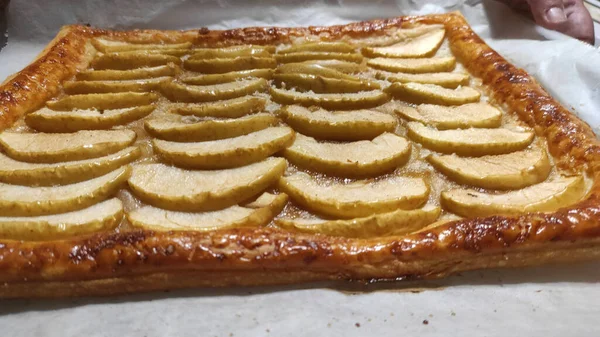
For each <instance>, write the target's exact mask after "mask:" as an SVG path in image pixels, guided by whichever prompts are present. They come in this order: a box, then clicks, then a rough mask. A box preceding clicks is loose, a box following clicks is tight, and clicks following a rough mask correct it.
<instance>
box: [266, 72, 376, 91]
mask: <svg viewBox="0 0 600 337" xmlns="http://www.w3.org/2000/svg"><path fill="white" fill-rule="evenodd" d="M273 81H274V82H275V83H276V84H277V85H279V86H282V87H285V88H296V89H301V90H303V91H312V92H316V93H356V92H359V91H369V90H376V89H381V87H380V86H379V84H377V83H376V82H371V81H368V80H347V79H338V78H330V77H323V76H321V75H310V74H275V75H273Z"/></svg>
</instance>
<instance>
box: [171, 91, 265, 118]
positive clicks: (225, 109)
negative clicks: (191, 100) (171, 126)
mask: <svg viewBox="0 0 600 337" xmlns="http://www.w3.org/2000/svg"><path fill="white" fill-rule="evenodd" d="M266 105H267V100H266V99H264V98H262V97H255V96H244V97H239V98H233V99H228V100H223V101H218V102H209V103H200V104H186V105H183V106H177V107H173V108H172V109H170V110H169V112H171V113H175V114H179V115H184V116H196V117H216V118H238V117H242V116H246V115H250V114H253V113H256V112H260V111H263V110H264V109H265V106H266Z"/></svg>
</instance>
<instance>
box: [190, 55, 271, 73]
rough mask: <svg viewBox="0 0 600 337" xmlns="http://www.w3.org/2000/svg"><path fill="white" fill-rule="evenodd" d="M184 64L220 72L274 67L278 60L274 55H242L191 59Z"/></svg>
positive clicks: (202, 69) (192, 69) (209, 71)
mask: <svg viewBox="0 0 600 337" xmlns="http://www.w3.org/2000/svg"><path fill="white" fill-rule="evenodd" d="M183 66H184V67H185V68H186V69H188V70H191V71H197V72H201V73H204V74H220V73H227V72H230V71H240V70H249V69H274V68H275V67H277V61H276V60H275V59H274V58H272V57H256V56H240V57H234V58H213V59H191V60H185V61H184V62H183Z"/></svg>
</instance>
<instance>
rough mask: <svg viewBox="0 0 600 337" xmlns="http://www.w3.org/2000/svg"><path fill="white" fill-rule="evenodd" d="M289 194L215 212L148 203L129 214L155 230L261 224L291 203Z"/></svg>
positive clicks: (264, 196)
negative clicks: (184, 210)
mask: <svg viewBox="0 0 600 337" xmlns="http://www.w3.org/2000/svg"><path fill="white" fill-rule="evenodd" d="M287 200H288V197H287V195H285V194H283V193H280V194H277V195H275V194H271V193H263V194H262V195H261V196H260V197H258V199H256V200H255V201H253V202H251V203H249V204H245V205H243V206H238V205H234V206H231V207H228V208H225V209H222V210H218V211H212V212H198V213H192V212H178V211H169V210H164V209H160V208H156V207H152V206H144V207H142V208H139V209H136V210H134V211H132V212H131V213H129V214H127V218H128V219H129V221H130V222H131V223H132V224H133V226H135V227H141V228H147V229H151V230H155V231H199V232H208V231H213V230H218V229H228V228H238V227H261V226H265V225H267V224H268V223H270V222H271V221H272V220H273V218H274V217H275V216H277V215H278V214H279V213H280V212H281V211H282V210H283V207H284V206H285V205H286V204H287Z"/></svg>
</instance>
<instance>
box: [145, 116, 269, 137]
mask: <svg viewBox="0 0 600 337" xmlns="http://www.w3.org/2000/svg"><path fill="white" fill-rule="evenodd" d="M278 123H279V119H277V117H275V116H273V115H271V114H268V113H258V114H255V115H250V116H245V117H241V118H235V119H214V120H205V121H201V122H197V123H184V122H181V121H167V120H158V119H154V120H149V121H147V122H146V123H145V125H144V126H145V127H146V131H148V133H149V134H150V135H152V136H154V137H156V138H159V139H164V140H171V141H175V142H201V141H207V140H217V139H225V138H231V137H237V136H242V135H247V134H249V133H251V132H255V131H259V130H262V129H266V128H268V127H269V126H272V125H276V124H278Z"/></svg>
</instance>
